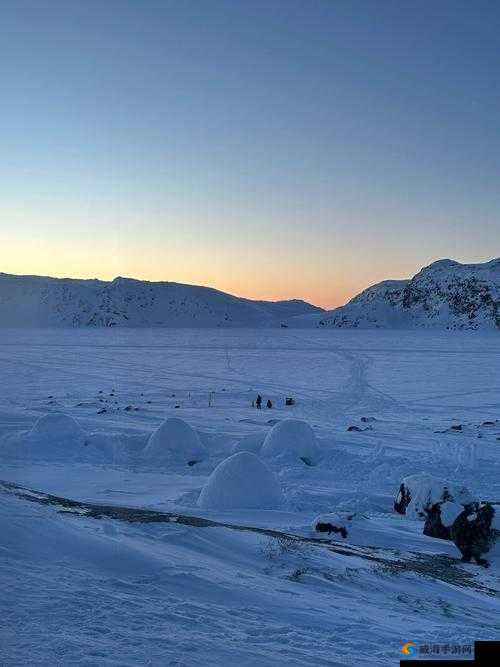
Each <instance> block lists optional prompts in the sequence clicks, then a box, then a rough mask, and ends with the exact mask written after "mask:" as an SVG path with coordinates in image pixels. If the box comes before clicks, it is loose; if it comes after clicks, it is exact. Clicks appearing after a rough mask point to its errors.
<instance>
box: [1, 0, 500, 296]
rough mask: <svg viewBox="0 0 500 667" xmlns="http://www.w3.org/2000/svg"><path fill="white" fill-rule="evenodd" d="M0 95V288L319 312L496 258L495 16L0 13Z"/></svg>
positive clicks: (218, 4) (154, 5)
mask: <svg viewBox="0 0 500 667" xmlns="http://www.w3.org/2000/svg"><path fill="white" fill-rule="evenodd" d="M0 85H1V90H2V103H1V106H0V121H1V122H0V140H1V145H2V160H1V162H0V182H1V183H2V196H1V198H0V270H3V271H6V272H12V273H44V274H50V275H71V276H82V277H93V276H97V277H101V278H112V277H114V276H116V275H128V276H134V277H139V278H146V279H151V280H162V279H163V280H177V281H181V282H190V283H198V284H208V285H212V286H215V287H218V288H220V289H223V290H227V291H231V292H234V293H237V294H241V295H244V296H249V297H258V298H286V297H293V296H295V297H302V298H305V299H308V300H311V301H314V302H317V303H319V304H321V305H324V306H330V305H334V304H339V303H342V302H343V301H345V300H346V298H348V297H349V296H352V295H353V294H354V293H356V292H357V291H359V290H360V289H362V288H363V287H365V286H367V285H368V284H370V283H373V282H375V281H377V280H381V279H384V278H399V277H406V276H408V275H411V274H413V273H415V272H416V271H417V270H418V269H419V268H420V267H421V266H422V265H424V264H427V263H429V262H431V261H433V260H434V259H438V258H440V257H451V258H454V259H458V260H461V261H481V260H484V259H488V258H491V257H493V256H496V255H498V254H500V253H499V243H498V239H499V238H500V188H499V183H500V131H499V129H500V128H499V125H500V123H499V119H500V5H499V4H498V3H496V2H484V1H482V0H480V1H478V2H462V1H460V0H456V1H453V2H451V1H447V0H444V1H443V0H441V1H440V2H426V1H421V2H418V3H409V2H404V1H399V2H391V1H390V0H388V1H384V2H380V1H376V0H373V1H368V0H367V1H356V0H350V1H345V2H342V1H338V2H337V1H334V0H330V1H327V0H303V1H301V2H299V1H297V0H283V1H273V0H265V1H264V0H262V1H260V2H258V1H256V0H254V1H247V0H238V2H234V1H229V0H224V1H222V0H190V1H189V0H177V1H175V2H174V1H172V2H170V1H168V0H163V1H160V0H141V1H139V0H136V1H131V0H106V2H96V1H94V0H86V1H85V2H80V1H78V2H77V1H74V0H65V1H64V2H63V1H62V0H52V1H48V0H37V1H34V0H30V1H24V0H16V1H11V2H4V3H2V5H1V8H0Z"/></svg>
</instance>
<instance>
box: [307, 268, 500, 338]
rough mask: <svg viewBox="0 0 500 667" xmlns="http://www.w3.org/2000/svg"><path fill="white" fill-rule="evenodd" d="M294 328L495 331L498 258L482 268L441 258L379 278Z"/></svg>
mask: <svg viewBox="0 0 500 667" xmlns="http://www.w3.org/2000/svg"><path fill="white" fill-rule="evenodd" d="M294 323H295V325H297V326H318V327H359V328H365V329H366V328H378V327H380V328H387V329H389V328H401V329H415V328H440V329H500V258H498V259H493V260H491V261H490V262H485V263H484V264H460V263H459V262H455V261H453V260H451V259H442V260H439V261H437V262H434V263H433V264H430V265H429V266H426V267H425V268H423V269H422V270H421V271H420V272H419V273H417V275H416V276H414V277H413V278H411V279H410V280H385V281H383V282H381V283H378V284H377V285H373V286H372V287H369V288H368V289H366V290H364V291H363V292H361V294H358V296H356V297H354V299H352V300H351V301H349V303H347V304H346V305H345V306H341V307H340V308H336V309H335V310H331V311H328V312H326V313H324V314H322V315H319V316H318V315H304V316H300V317H298V318H295V319H294Z"/></svg>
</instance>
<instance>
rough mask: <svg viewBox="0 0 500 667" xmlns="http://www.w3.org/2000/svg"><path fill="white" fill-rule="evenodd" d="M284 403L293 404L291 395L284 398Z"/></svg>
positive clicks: (293, 400)
mask: <svg viewBox="0 0 500 667" xmlns="http://www.w3.org/2000/svg"><path fill="white" fill-rule="evenodd" d="M285 405H295V399H294V398H292V397H291V396H287V397H286V398H285Z"/></svg>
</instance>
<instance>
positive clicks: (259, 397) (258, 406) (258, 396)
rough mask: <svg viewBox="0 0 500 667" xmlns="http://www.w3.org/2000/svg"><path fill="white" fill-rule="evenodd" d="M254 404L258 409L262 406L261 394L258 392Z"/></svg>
mask: <svg viewBox="0 0 500 667" xmlns="http://www.w3.org/2000/svg"><path fill="white" fill-rule="evenodd" d="M255 405H256V406H257V409H258V410H260V409H261V408H262V396H261V395H260V394H258V395H257V399H256V401H255Z"/></svg>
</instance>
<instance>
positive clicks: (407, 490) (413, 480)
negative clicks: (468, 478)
mask: <svg viewBox="0 0 500 667" xmlns="http://www.w3.org/2000/svg"><path fill="white" fill-rule="evenodd" d="M474 500H475V499H474V498H473V497H472V496H471V494H470V493H469V491H468V490H467V489H466V488H465V487H464V486H460V485H457V484H453V483H452V482H447V481H446V480H444V479H437V478H436V477H432V476H431V475H426V474H421V473H418V474H416V475H409V476H408V477H405V478H404V479H403V480H402V482H401V484H400V486H399V490H398V493H397V496H396V499H395V501H394V509H395V510H396V512H398V513H399V514H406V515H407V516H409V518H410V519H417V520H418V519H424V520H425V519H426V518H427V513H428V510H429V509H430V508H431V507H432V506H433V505H435V504H436V503H445V502H456V503H459V504H460V505H464V506H465V505H467V504H469V503H472V502H474Z"/></svg>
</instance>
